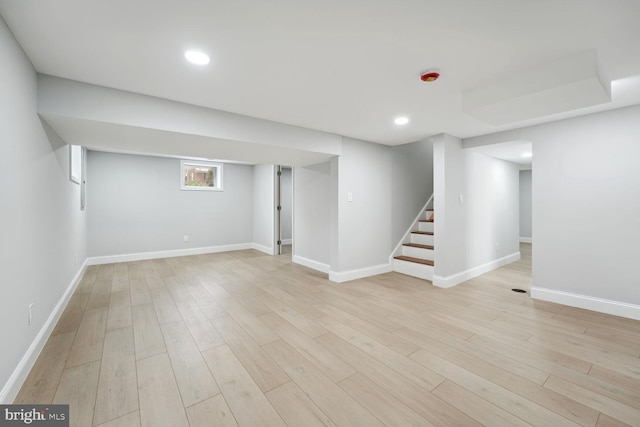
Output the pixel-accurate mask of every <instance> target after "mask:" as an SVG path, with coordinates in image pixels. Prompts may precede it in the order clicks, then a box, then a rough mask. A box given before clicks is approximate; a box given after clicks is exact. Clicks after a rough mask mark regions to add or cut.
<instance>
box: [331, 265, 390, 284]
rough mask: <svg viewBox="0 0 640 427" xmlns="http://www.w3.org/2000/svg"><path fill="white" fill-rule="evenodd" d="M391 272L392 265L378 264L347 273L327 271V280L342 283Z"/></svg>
mask: <svg viewBox="0 0 640 427" xmlns="http://www.w3.org/2000/svg"><path fill="white" fill-rule="evenodd" d="M390 271H393V264H380V265H374V266H373V267H366V268H360V269H357V270H349V271H339V272H338V271H329V280H331V281H332V282H337V283H342V282H348V281H349V280H356V279H362V278H363V277H369V276H375V275H377V274H384V273H389V272H390Z"/></svg>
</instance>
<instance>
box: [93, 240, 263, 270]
mask: <svg viewBox="0 0 640 427" xmlns="http://www.w3.org/2000/svg"><path fill="white" fill-rule="evenodd" d="M254 246H255V243H240V244H236V245H224V246H209V247H204V248H191V249H174V250H169V251H156V252H140V253H136V254H122V255H107V256H99V257H91V258H88V259H87V265H100V264H112V263H114V262H130V261H143V260H148V259H158V258H173V257H179V256H188V255H202V254H213V253H216V252H229V251H241V250H246V249H256V248H255V247H254Z"/></svg>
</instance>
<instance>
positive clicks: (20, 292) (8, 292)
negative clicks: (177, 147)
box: [0, 18, 86, 403]
mask: <svg viewBox="0 0 640 427" xmlns="http://www.w3.org/2000/svg"><path fill="white" fill-rule="evenodd" d="M0 58H2V66H0V94H2V95H1V96H0V141H2V150H3V151H2V155H1V156H0V182H2V186H0V212H1V213H2V221H0V236H2V237H0V294H1V295H2V298H0V342H1V343H2V351H0V390H1V391H0V403H11V402H12V401H13V398H14V397H15V396H14V395H15V393H16V392H17V388H16V387H19V386H20V384H21V382H22V381H23V380H24V376H22V377H20V376H18V377H14V378H13V380H15V382H13V384H10V383H8V381H9V380H10V378H11V376H12V373H14V371H15V370H16V368H17V367H18V366H19V363H20V362H21V359H23V357H24V356H25V354H27V350H28V349H29V347H30V346H31V345H32V343H33V342H34V340H35V339H36V336H37V335H38V333H39V332H40V331H41V330H42V332H43V333H44V334H45V335H44V337H43V340H45V341H46V339H47V333H48V331H46V330H43V328H44V327H45V326H46V322H47V319H48V317H49V316H50V315H51V314H52V312H53V310H54V308H55V306H56V304H57V303H58V302H59V301H60V299H61V297H62V296H63V294H64V292H65V291H66V290H67V288H68V287H69V286H70V284H71V283H72V281H73V278H74V276H75V275H76V274H77V273H78V272H79V271H80V268H81V265H82V263H83V262H84V260H85V259H86V224H85V215H84V213H83V212H81V211H80V186H79V185H77V184H74V183H72V182H70V180H69V149H68V146H66V145H64V142H63V141H61V140H60V139H59V138H58V137H57V136H56V135H55V134H53V133H52V132H51V130H50V129H45V127H43V124H42V123H41V122H40V120H39V119H38V113H37V109H36V81H37V80H36V72H35V70H34V69H33V67H32V65H31V63H30V62H29V60H28V59H27V57H26V56H25V55H24V53H23V52H22V50H21V48H20V46H19V45H18V43H17V42H16V41H15V39H14V38H13V35H12V34H11V33H10V31H9V29H8V28H7V26H6V24H5V23H4V21H3V20H2V18H0ZM47 131H48V132H49V134H50V135H49V136H47ZM76 258H77V263H76ZM30 303H34V306H33V323H32V325H31V326H28V322H27V318H28V317H27V307H28V305H29V304H30ZM35 356H37V353H36V354H35ZM30 367H31V366H30V365H27V366H25V369H26V370H25V371H23V372H22V373H23V374H24V375H26V374H27V373H28V369H29V368H30ZM16 373H17V371H16ZM12 385H13V386H14V387H13V388H11V386H12Z"/></svg>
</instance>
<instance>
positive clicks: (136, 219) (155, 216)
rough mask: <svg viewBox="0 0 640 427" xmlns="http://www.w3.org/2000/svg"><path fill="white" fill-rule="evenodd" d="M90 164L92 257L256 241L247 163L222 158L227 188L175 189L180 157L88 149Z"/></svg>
mask: <svg viewBox="0 0 640 427" xmlns="http://www.w3.org/2000/svg"><path fill="white" fill-rule="evenodd" d="M87 166H88V167H87V169H88V170H87V211H88V214H89V219H88V224H89V255H90V256H92V257H96V256H108V255H124V254H134V253H144V252H156V251H167V250H179V249H190V248H204V247H211V246H223V245H233V244H242V243H251V242H252V241H253V240H252V237H253V236H252V234H253V233H252V230H253V223H252V220H253V219H252V218H253V217H252V215H253V168H252V166H246V165H236V164H225V165H224V166H223V169H224V171H223V173H224V191H182V190H180V160H178V159H171V158H163V157H151V156H135V155H125V154H113V153H102V152H98V151H89V153H88V161H87ZM184 235H188V236H189V241H188V242H184V241H183V237H184Z"/></svg>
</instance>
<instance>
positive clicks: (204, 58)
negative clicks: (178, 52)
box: [184, 50, 209, 65]
mask: <svg viewBox="0 0 640 427" xmlns="http://www.w3.org/2000/svg"><path fill="white" fill-rule="evenodd" d="M184 57H185V58H187V61H189V62H191V63H192V64H196V65H207V64H208V63H209V55H207V54H206V53H204V52H202V51H200V50H188V51H186V52H185V53H184Z"/></svg>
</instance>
